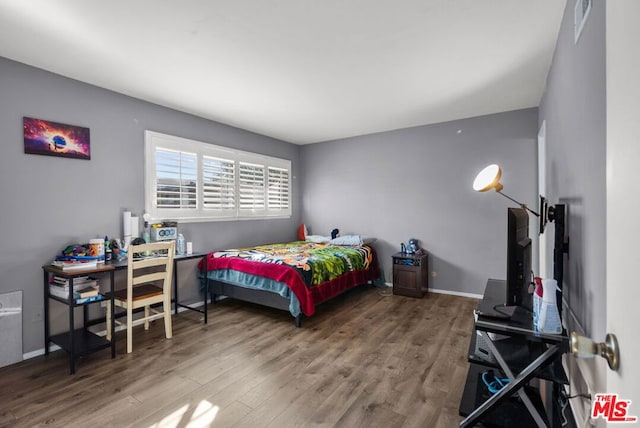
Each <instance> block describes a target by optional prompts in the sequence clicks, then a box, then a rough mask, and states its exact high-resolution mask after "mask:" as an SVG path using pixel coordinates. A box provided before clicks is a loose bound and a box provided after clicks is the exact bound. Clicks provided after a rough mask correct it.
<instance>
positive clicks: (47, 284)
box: [44, 271, 49, 355]
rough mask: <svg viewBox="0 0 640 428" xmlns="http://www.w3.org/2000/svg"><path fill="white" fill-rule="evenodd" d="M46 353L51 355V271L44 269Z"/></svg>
mask: <svg viewBox="0 0 640 428" xmlns="http://www.w3.org/2000/svg"><path fill="white" fill-rule="evenodd" d="M44 355H49V273H48V272H46V271H44Z"/></svg>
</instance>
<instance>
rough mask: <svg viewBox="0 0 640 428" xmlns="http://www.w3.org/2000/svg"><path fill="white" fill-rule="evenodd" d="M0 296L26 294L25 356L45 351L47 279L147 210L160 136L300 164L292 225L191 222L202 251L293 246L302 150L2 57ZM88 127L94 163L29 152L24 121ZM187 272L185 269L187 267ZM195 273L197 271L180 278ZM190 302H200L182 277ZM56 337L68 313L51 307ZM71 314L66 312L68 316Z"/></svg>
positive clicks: (189, 231)
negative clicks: (148, 137) (59, 259)
mask: <svg viewBox="0 0 640 428" xmlns="http://www.w3.org/2000/svg"><path fill="white" fill-rule="evenodd" d="M0 94H1V97H0V142H1V143H2V149H3V150H2V157H1V158H0V159H1V160H0V182H2V186H0V200H1V201H2V208H0V212H1V213H2V217H1V218H2V224H3V225H4V228H5V230H4V234H3V239H2V240H1V241H0V278H1V279H0V281H1V282H0V293H3V292H7V291H13V290H23V291H24V311H23V324H24V352H25V353H28V352H31V351H34V350H37V349H42V347H43V335H44V328H43V322H42V319H41V318H42V310H43V297H42V296H43V294H42V271H41V269H40V267H41V266H42V265H44V264H46V263H48V262H49V261H50V260H51V259H52V258H53V256H54V255H55V254H56V253H58V252H59V251H60V250H61V249H62V248H63V247H64V246H65V245H66V244H68V243H72V242H87V241H88V240H89V239H90V238H94V237H104V236H105V235H108V236H110V237H114V236H120V235H121V234H122V225H121V223H122V220H121V219H122V211H123V210H125V209H128V210H131V211H132V212H133V213H137V214H139V215H141V214H142V212H143V210H144V181H143V153H144V151H143V148H144V131H145V130H147V129H149V130H154V131H158V132H163V133H167V134H172V135H177V136H180V137H185V138H191V139H195V140H199V141H204V142H210V143H214V144H219V145H223V146H228V147H233V148H237V149H241V150H247V151H252V152H257V153H262V154H266V155H271V156H277V157H282V158H286V159H290V160H291V161H292V174H293V176H294V180H293V216H292V218H291V219H288V220H268V221H262V220H250V221H241V222H209V223H190V224H183V225H181V226H180V229H181V232H182V233H183V234H184V235H185V238H186V239H187V240H189V241H193V243H194V250H195V251H207V250H211V249H217V248H224V247H227V246H236V245H245V244H246V245H249V244H259V243H266V242H274V241H282V240H286V239H293V238H294V237H295V230H296V227H297V225H298V224H299V223H300V185H299V182H298V181H297V180H296V179H295V176H296V175H297V174H299V152H300V148H299V146H295V145H292V144H288V143H284V142H281V141H278V140H274V139H272V138H268V137H264V136H261V135H256V134H253V133H250V132H247V131H244V130H241V129H237V128H233V127H230V126H226V125H222V124H219V123H216V122H212V121H208V120H205V119H201V118H198V117H195V116H191V115H188V114H184V113H181V112H177V111H174V110H170V109H167V108H163V107H159V106H157V105H153V104H150V103H146V102H143V101H140V100H136V99H134V98H130V97H127V96H124V95H120V94H116V93H114V92H110V91H107V90H104V89H100V88H97V87H95V86H91V85H87V84H84V83H80V82H78V81H74V80H71V79H67V78H63V77H60V76H58V75H55V74H52V73H49V72H45V71H42V70H39V69H35V68H32V67H28V66H25V65H23V64H19V63H16V62H13V61H10V60H7V59H5V58H0ZM23 116H29V117H36V118H40V119H47V120H52V121H56V122H62V123H67V124H72V125H79V126H84V127H88V128H90V130H91V131H90V132H91V160H90V161H86V160H76V159H63V158H56V157H50V156H37V155H27V154H24V149H23V142H22V117H23ZM185 265H187V263H185ZM182 270H185V271H188V272H190V273H192V272H193V265H189V266H184V267H183V268H181V271H182ZM183 278H185V281H184V282H182V281H181V292H182V296H184V298H185V299H186V300H187V301H189V300H190V299H191V300H193V298H195V297H196V296H197V293H194V291H195V290H196V283H195V276H194V275H193V274H189V275H183ZM52 306H53V307H52V310H53V313H52V321H53V329H54V331H55V330H57V329H60V328H62V327H64V326H65V322H66V320H67V318H66V312H64V310H63V308H60V307H59V306H60V305H58V304H57V303H54V304H53V305H52ZM64 309H66V308H64Z"/></svg>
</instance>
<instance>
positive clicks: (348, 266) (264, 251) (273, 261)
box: [200, 241, 379, 327]
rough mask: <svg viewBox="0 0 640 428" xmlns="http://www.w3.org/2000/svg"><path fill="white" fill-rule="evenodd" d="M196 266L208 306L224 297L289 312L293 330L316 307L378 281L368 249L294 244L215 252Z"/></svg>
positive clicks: (371, 252) (362, 246) (297, 242)
mask: <svg viewBox="0 0 640 428" xmlns="http://www.w3.org/2000/svg"><path fill="white" fill-rule="evenodd" d="M201 263H202V265H201V266H200V269H201V272H202V274H203V281H204V286H205V287H206V290H208V292H209V294H210V295H211V300H212V302H215V300H216V297H217V296H220V295H224V296H227V297H230V298H233V299H239V300H243V301H248V302H251V303H257V304H261V305H265V306H269V307H272V308H277V309H282V310H288V311H289V312H290V313H291V315H292V316H293V317H294V318H295V324H296V327H301V325H302V317H303V316H307V317H309V316H312V315H313V314H314V313H315V310H316V306H317V305H318V304H320V303H322V302H324V301H326V300H328V299H330V298H332V297H335V296H337V295H339V294H341V293H343V292H345V291H346V290H349V289H351V288H354V287H357V286H359V285H363V284H368V283H369V284H370V283H373V282H374V281H375V280H377V279H378V278H379V268H378V260H377V257H376V252H375V250H374V248H373V247H371V246H370V245H333V244H328V243H314V242H306V241H296V242H288V243H279V244H270V245H261V246H257V247H251V248H237V249H228V250H224V251H215V252H211V253H209V254H208V255H207V257H206V259H205V260H203V261H202V262H201Z"/></svg>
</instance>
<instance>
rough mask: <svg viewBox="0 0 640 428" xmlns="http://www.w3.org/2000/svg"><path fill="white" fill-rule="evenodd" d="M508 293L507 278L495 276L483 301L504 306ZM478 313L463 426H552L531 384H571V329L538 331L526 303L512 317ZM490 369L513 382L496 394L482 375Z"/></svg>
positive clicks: (462, 410)
mask: <svg viewBox="0 0 640 428" xmlns="http://www.w3.org/2000/svg"><path fill="white" fill-rule="evenodd" d="M505 294H506V282H505V281H502V280H495V279H490V280H489V281H488V282H487V287H486V289H485V294H484V298H483V301H482V302H481V305H480V306H481V307H494V306H500V304H501V303H502V302H503V301H504V299H503V298H500V297H499V296H504V295H505ZM476 317H477V319H476V322H475V328H474V330H475V331H474V334H473V335H472V339H471V343H470V346H469V362H470V363H471V364H470V367H469V372H468V374H467V382H466V384H465V390H464V393H463V396H462V400H461V402H460V415H461V416H465V419H464V420H462V422H460V426H461V427H471V426H474V425H475V424H476V423H478V422H482V423H483V424H485V425H488V426H498V427H500V426H516V425H513V423H514V422H515V423H517V426H533V427H536V426H537V427H546V426H553V418H552V417H551V418H550V417H549V416H548V414H549V412H545V409H544V407H543V405H542V401H541V399H540V394H539V392H538V391H537V390H536V389H535V388H532V387H529V386H528V383H529V381H531V380H532V379H534V378H541V379H545V380H549V381H551V382H553V383H554V384H555V385H560V384H566V383H568V381H567V377H566V375H565V373H564V370H563V368H562V365H561V361H560V357H561V355H562V354H563V353H564V352H567V350H568V344H569V339H568V337H567V335H566V333H563V334H561V335H555V334H543V333H538V332H536V331H535V330H534V328H533V320H532V315H531V312H530V311H529V310H527V309H525V308H522V307H516V308H515V310H514V312H513V315H512V316H511V317H510V318H509V319H504V318H493V317H488V316H483V315H476ZM479 343H481V344H482V346H481V347H479V346H478V344H479ZM483 350H484V352H483ZM491 368H494V369H496V370H495V371H496V372H498V371H499V370H501V371H502V372H503V373H504V377H507V378H509V383H507V384H506V386H504V387H503V388H502V389H500V390H499V391H498V392H496V393H494V394H491V393H490V392H488V391H487V389H486V387H485V386H484V383H483V381H482V379H481V377H482V376H481V373H482V372H484V371H486V370H489V369H491Z"/></svg>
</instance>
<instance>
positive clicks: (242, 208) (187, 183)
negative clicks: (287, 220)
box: [145, 131, 291, 221]
mask: <svg viewBox="0 0 640 428" xmlns="http://www.w3.org/2000/svg"><path fill="white" fill-rule="evenodd" d="M290 177H291V161H289V160H286V159H279V158H274V157H270V156H264V155H259V154H256V153H250V152H244V151H240V150H233V149H229V148H226V147H221V146H216V145H213V144H207V143H202V142H199V141H193V140H187V139H184V138H179V137H174V136H170V135H164V134H159V133H157V132H151V131H146V132H145V210H146V211H147V212H148V213H149V214H150V215H151V217H152V218H153V219H154V220H161V219H175V220H180V221H209V220H235V219H255V218H274V217H279V218H282V217H290V216H291V197H290V195H291V178H290Z"/></svg>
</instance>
